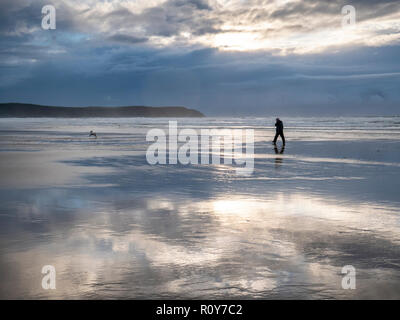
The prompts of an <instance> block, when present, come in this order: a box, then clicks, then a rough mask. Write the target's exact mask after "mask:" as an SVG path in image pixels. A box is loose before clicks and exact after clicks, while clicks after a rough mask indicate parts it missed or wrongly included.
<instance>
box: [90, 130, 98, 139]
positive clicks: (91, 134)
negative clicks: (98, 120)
mask: <svg viewBox="0 0 400 320" xmlns="http://www.w3.org/2000/svg"><path fill="white" fill-rule="evenodd" d="M92 136H93V137H95V138H96V139H97V134H96V132H94V131H93V130H90V132H89V138H90V137H92Z"/></svg>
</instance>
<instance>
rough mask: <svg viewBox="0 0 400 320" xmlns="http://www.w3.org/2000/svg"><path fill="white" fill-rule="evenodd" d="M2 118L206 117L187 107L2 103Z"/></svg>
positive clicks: (0, 113)
mask: <svg viewBox="0 0 400 320" xmlns="http://www.w3.org/2000/svg"><path fill="white" fill-rule="evenodd" d="M0 117H1V118H6V117H9V118H11V117H12V118H28V117H32V118H47V117H48V118H100V117H104V118H117V117H122V118H125V117H197V118H198V117H204V115H203V114H202V113H201V112H199V111H197V110H194V109H188V108H185V107H145V106H128V107H55V106H42V105H36V104H26V103H0Z"/></svg>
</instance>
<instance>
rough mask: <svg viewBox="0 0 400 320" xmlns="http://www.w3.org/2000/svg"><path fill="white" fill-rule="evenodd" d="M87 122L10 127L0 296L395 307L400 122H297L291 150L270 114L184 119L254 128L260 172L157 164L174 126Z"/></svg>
mask: <svg viewBox="0 0 400 320" xmlns="http://www.w3.org/2000/svg"><path fill="white" fill-rule="evenodd" d="M89 121H91V122H90V123H87V122H85V121H84V120H76V121H71V120H68V121H67V120H57V121H56V122H53V121H49V120H45V119H43V120H37V119H36V120H35V119H15V120H13V119H11V120H9V121H6V120H4V119H1V121H0V173H1V176H2V179H1V181H0V199H1V203H2V206H1V208H0V230H1V232H0V238H1V240H0V281H1V284H2V285H1V286H0V297H1V298H3V299H13V298H17V299H34V298H39V299H49V298H50V299H54V298H62V299H77V298H85V299H86V298H87V299H95V298H97V299H115V298H156V299H159V298H172V299H175V298H178V299H180V298H209V299H214V298H246V299H248V298H250V299H271V298H277V299H281V298H282V299H292V298H300V299H315V298H317V299H353V298H367V299H375V298H378V299H381V298H388V299H399V298H400V272H399V271H400V206H399V205H400V203H399V202H400V198H399V197H398V190H399V189H400V125H399V122H398V119H397V118H372V119H364V118H363V119H350V120H343V121H338V120H337V119H319V120H318V121H319V122H318V121H316V122H315V123H314V125H313V126H312V127H307V126H306V125H305V123H307V122H306V121H303V120H302V119H300V120H299V119H296V118H293V119H288V120H287V122H285V124H286V123H287V125H286V127H287V131H286V136H287V138H288V143H287V146H286V148H285V150H284V151H283V153H280V152H281V148H280V145H279V146H278V153H276V150H274V148H273V146H272V145H271V142H270V140H271V139H272V137H271V136H273V129H272V127H273V125H271V127H270V128H266V127H265V126H266V125H267V124H268V123H269V122H271V123H272V119H229V120H225V119H211V120H210V119H200V120H197V119H196V120H191V119H187V120H185V121H184V122H183V124H182V125H184V126H186V127H194V128H202V127H205V126H208V127H218V128H221V127H227V128H254V129H255V130H256V144H255V154H256V158H255V170H254V174H253V175H252V176H250V177H240V176H237V175H236V174H235V170H234V168H233V167H231V166H225V165H220V166H216V165H189V166H183V165H158V166H150V165H148V164H147V162H146V158H145V156H144V153H145V150H146V147H147V146H148V144H146V141H145V134H146V132H147V130H149V129H150V128H152V127H160V126H165V125H166V124H167V120H163V119H154V120H144V119H141V120H140V119H139V120H134V121H135V122H134V123H132V121H133V120H126V119H122V120H118V119H114V120H113V122H111V123H109V122H107V120H106V119H97V120H93V119H92V120H89ZM92 128H94V129H95V130H96V132H97V133H98V134H99V138H98V139H97V140H94V139H89V138H88V137H87V132H89V131H90V130H91V129H92ZM44 265H53V266H55V268H56V272H57V278H56V279H57V289H56V290H43V289H42V287H41V281H42V276H43V275H42V274H41V268H42V266H44ZM345 265H353V266H354V267H355V268H356V285H357V287H356V289H355V290H345V289H343V288H342V286H341V281H342V277H343V275H342V274H341V269H342V267H343V266H345Z"/></svg>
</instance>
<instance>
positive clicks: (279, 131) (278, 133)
mask: <svg viewBox="0 0 400 320" xmlns="http://www.w3.org/2000/svg"><path fill="white" fill-rule="evenodd" d="M275 127H276V134H275V138H274V141H273V142H272V143H273V144H276V140H277V139H278V136H281V138H282V142H283V145H285V136H284V135H283V122H282V121H281V120H280V119H279V118H276V122H275Z"/></svg>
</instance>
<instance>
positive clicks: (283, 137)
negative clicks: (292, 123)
mask: <svg viewBox="0 0 400 320" xmlns="http://www.w3.org/2000/svg"><path fill="white" fill-rule="evenodd" d="M281 138H282V142H283V145H285V142H286V141H285V136H284V135H283V132H281Z"/></svg>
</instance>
